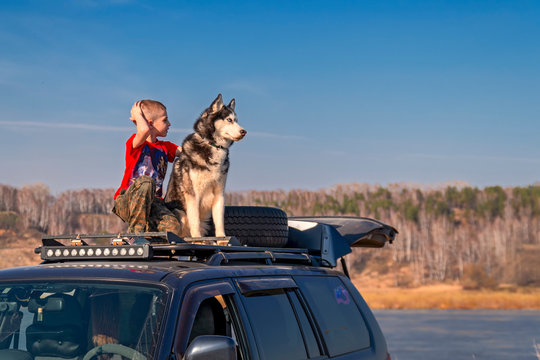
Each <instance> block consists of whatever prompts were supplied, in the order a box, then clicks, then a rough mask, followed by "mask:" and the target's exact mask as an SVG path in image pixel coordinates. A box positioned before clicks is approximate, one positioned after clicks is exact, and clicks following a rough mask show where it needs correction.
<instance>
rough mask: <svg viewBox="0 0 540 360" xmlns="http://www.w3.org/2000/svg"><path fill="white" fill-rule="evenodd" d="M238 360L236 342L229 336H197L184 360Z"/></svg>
mask: <svg viewBox="0 0 540 360" xmlns="http://www.w3.org/2000/svg"><path fill="white" fill-rule="evenodd" d="M207 359H212V360H236V341H234V339H233V338H230V337H228V336H220V335H201V336H197V337H196V338H195V339H193V341H192V342H191V344H190V345H189V347H188V348H187V350H186V353H185V354H184V357H183V358H182V360H207Z"/></svg>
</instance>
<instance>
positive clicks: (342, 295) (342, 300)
mask: <svg viewBox="0 0 540 360" xmlns="http://www.w3.org/2000/svg"><path fill="white" fill-rule="evenodd" d="M334 294H335V296H336V302H337V303H338V304H345V305H347V304H349V303H350V302H351V298H350V296H349V292H348V291H347V289H345V288H344V287H343V286H338V287H337V288H336V289H335V290H334Z"/></svg>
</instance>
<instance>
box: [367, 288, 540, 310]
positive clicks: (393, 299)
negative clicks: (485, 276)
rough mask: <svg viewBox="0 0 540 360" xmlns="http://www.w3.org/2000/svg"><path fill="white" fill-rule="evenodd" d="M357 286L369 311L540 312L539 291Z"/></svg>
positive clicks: (535, 289) (537, 289)
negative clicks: (472, 310)
mask: <svg viewBox="0 0 540 360" xmlns="http://www.w3.org/2000/svg"><path fill="white" fill-rule="evenodd" d="M357 287H358V289H359V290H360V292H361V293H362V295H363V296H364V299H365V300H366V302H367V303H368V304H369V306H370V307H371V308H373V309H537V310H538V309H540V289H539V288H508V289H500V290H479V291H465V290H463V289H462V288H461V286H458V285H433V286H425V287H419V288H414V289H403V288H391V287H386V288H373V287H372V288H366V287H362V286H360V284H357Z"/></svg>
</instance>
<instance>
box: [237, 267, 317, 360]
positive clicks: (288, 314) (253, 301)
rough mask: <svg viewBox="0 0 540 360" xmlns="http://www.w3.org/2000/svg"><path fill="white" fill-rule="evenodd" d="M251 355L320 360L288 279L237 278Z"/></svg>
mask: <svg viewBox="0 0 540 360" xmlns="http://www.w3.org/2000/svg"><path fill="white" fill-rule="evenodd" d="M235 285H236V287H237V288H238V292H239V298H240V300H241V303H242V311H243V312H244V316H245V318H246V319H247V321H245V324H244V325H245V329H246V332H247V335H248V336H249V337H251V338H252V339H253V340H254V343H255V346H256V349H252V354H254V355H255V353H256V355H258V357H259V359H261V360H274V359H287V360H300V359H322V358H324V356H322V354H323V350H322V348H321V345H320V341H319V338H318V335H317V332H316V331H315V329H314V327H313V323H312V321H311V318H310V316H309V314H308V313H307V312H306V309H305V307H304V306H303V305H302V302H301V299H300V297H299V294H298V293H297V290H296V289H297V285H296V283H295V282H294V280H293V279H292V278H291V277H286V276H265V277H257V278H237V279H235Z"/></svg>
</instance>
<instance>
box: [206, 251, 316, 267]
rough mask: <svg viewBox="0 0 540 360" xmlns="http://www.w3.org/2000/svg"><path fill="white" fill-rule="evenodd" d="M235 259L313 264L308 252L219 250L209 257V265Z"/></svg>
mask: <svg viewBox="0 0 540 360" xmlns="http://www.w3.org/2000/svg"><path fill="white" fill-rule="evenodd" d="M234 260H267V261H266V262H267V263H268V264H272V263H274V262H291V263H298V262H300V263H307V264H311V263H312V261H311V258H310V256H309V255H308V254H307V253H289V252H284V253H282V252H272V251H264V252H222V251H219V252H217V253H215V254H213V255H212V256H210V257H209V258H208V260H207V261H206V264H207V265H211V266H219V265H221V264H222V263H223V262H225V263H228V262H229V261H234Z"/></svg>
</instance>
